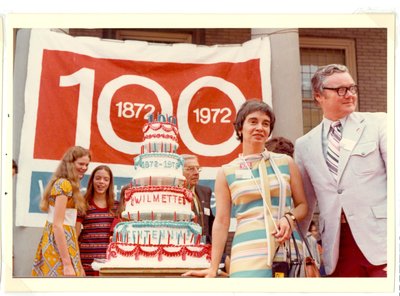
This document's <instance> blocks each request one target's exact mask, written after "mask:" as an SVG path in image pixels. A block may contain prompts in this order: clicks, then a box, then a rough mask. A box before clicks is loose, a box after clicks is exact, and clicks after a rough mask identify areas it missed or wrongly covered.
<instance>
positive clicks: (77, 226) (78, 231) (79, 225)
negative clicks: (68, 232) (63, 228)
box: [75, 221, 82, 237]
mask: <svg viewBox="0 0 400 296" xmlns="http://www.w3.org/2000/svg"><path fill="white" fill-rule="evenodd" d="M75 230H76V237H79V236H80V235H81V232H82V222H80V221H76V224H75Z"/></svg>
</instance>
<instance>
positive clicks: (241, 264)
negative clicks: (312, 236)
mask: <svg viewBox="0 0 400 296" xmlns="http://www.w3.org/2000/svg"><path fill="white" fill-rule="evenodd" d="M274 123H275V115H274V113H273V112H272V109H271V108H270V107H269V106H268V105H267V104H266V103H264V102H262V101H259V100H249V101H246V102H245V103H244V104H243V105H242V106H241V108H240V110H239V111H238V113H237V116H236V120H235V124H234V125H235V130H236V134H237V137H238V139H239V140H240V141H241V143H242V154H240V155H239V157H238V158H237V159H235V160H233V161H232V162H230V163H229V164H226V165H224V166H222V168H221V169H220V170H219V171H218V173H217V177H216V182H215V196H216V208H217V211H216V217H215V220H214V224H213V230H212V254H211V266H210V268H208V269H206V270H202V271H190V272H187V273H185V274H184V275H185V276H189V275H192V276H205V277H215V276H217V273H218V266H219V263H220V260H221V256H222V253H223V250H224V247H225V243H226V239H227V236H228V230H229V222H230V215H231V210H232V212H233V213H234V215H235V217H236V220H237V226H236V231H235V236H234V239H233V242H232V250H231V265H230V270H229V273H230V275H229V276H230V277H272V261H273V260H274V257H275V259H276V257H277V256H279V254H276V250H277V248H278V246H279V244H281V243H283V242H284V241H286V240H288V239H289V238H290V237H291V234H292V229H293V228H294V219H298V220H300V219H302V218H303V217H305V216H306V213H307V203H306V198H305V194H304V190H303V185H302V181H301V177H300V174H299V171H298V168H297V166H296V164H295V163H294V161H293V159H292V158H291V157H289V156H287V155H283V154H277V153H272V152H269V151H267V150H266V149H265V142H266V141H267V139H268V137H269V135H270V134H271V132H272V130H273V127H274ZM260 192H262V193H263V195H261V193H260ZM263 196H264V198H265V199H263ZM282 196H283V202H280V201H282V200H281V199H280V197H282Z"/></svg>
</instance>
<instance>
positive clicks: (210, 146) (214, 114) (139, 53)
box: [16, 29, 271, 227]
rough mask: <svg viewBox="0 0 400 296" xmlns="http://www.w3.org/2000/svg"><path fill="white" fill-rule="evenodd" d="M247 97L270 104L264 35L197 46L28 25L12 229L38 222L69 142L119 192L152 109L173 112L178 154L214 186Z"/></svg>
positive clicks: (231, 153) (232, 147) (230, 154)
mask: <svg viewBox="0 0 400 296" xmlns="http://www.w3.org/2000/svg"><path fill="white" fill-rule="evenodd" d="M251 98H261V99H263V100H264V101H265V102H267V103H269V104H271V86H270V44H269V39H268V38H259V39H254V40H250V41H248V42H246V43H244V44H241V45H223V46H197V45H192V44H172V45H171V44H150V43H147V42H139V41H125V42H115V41H110V40H100V39H98V38H92V37H71V36H69V35H66V34H64V33H59V32H52V31H50V30H39V29H38V30H36V29H33V30H32V32H31V38H30V46H29V57H28V71H27V81H26V88H25V114H24V122H23V128H22V133H21V144H20V147H21V150H20V158H19V162H18V164H19V168H20V169H19V172H20V173H19V174H18V182H17V192H16V194H17V216H16V218H17V219H16V222H17V225H22V226H39V227H42V226H43V225H44V220H45V214H43V213H40V211H39V208H38V205H39V200H40V195H41V192H42V191H43V187H44V186H45V185H46V183H47V180H48V179H49V178H50V176H51V174H52V173H53V171H54V170H55V168H56V166H57V165H58V163H59V160H60V159H61V157H62V156H63V154H64V152H65V151H66V150H67V149H68V148H69V147H70V146H73V145H81V146H83V147H86V148H89V149H90V150H91V153H92V163H91V164H90V168H89V171H88V174H89V173H90V172H91V171H92V170H93V169H94V168H95V167H96V166H97V165H98V164H100V163H101V164H103V163H104V164H108V165H109V166H110V167H111V169H112V170H113V173H114V175H115V183H116V190H117V191H118V190H119V188H120V187H121V186H123V185H124V184H126V183H128V182H129V181H130V177H131V175H132V167H133V166H132V165H133V158H134V157H135V156H136V155H137V154H138V153H139V152H140V145H141V141H142V138H143V133H142V126H143V124H144V123H145V122H146V121H147V118H148V116H149V115H150V114H153V113H155V114H158V113H162V114H168V115H174V116H176V118H177V125H178V128H179V133H180V142H179V144H180V146H179V150H178V153H179V154H184V153H189V154H196V155H198V157H199V161H200V164H201V165H202V166H203V167H204V168H205V169H204V171H203V172H202V176H201V178H202V181H203V183H204V184H206V183H207V182H208V183H210V185H213V180H214V177H215V171H216V168H218V167H219V166H221V165H222V164H224V163H227V162H229V161H231V160H232V159H234V158H235V157H236V156H237V154H238V153H239V152H240V145H239V144H240V143H239V141H237V140H236V136H235V133H234V128H233V121H234V119H235V116H236V112H237V110H238V108H239V107H240V106H241V104H242V103H243V102H244V101H245V100H247V99H251ZM86 180H87V176H86ZM85 184H86V183H85V179H84V180H83V182H82V185H83V186H82V187H85ZM210 187H211V186H210Z"/></svg>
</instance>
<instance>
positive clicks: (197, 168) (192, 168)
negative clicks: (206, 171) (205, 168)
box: [185, 166, 202, 173]
mask: <svg viewBox="0 0 400 296" xmlns="http://www.w3.org/2000/svg"><path fill="white" fill-rule="evenodd" d="M185 170H186V171H188V172H194V171H195V170H197V171H198V172H199V173H200V172H201V170H202V168H201V167H198V166H188V167H185Z"/></svg>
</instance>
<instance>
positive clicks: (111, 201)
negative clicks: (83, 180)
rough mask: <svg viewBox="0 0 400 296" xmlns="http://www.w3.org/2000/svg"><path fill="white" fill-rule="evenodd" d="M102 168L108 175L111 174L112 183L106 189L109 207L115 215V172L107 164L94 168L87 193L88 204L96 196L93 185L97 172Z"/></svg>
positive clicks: (86, 200)
mask: <svg viewBox="0 0 400 296" xmlns="http://www.w3.org/2000/svg"><path fill="white" fill-rule="evenodd" d="M100 170H105V171H106V172H107V173H108V175H109V176H110V184H109V186H108V188H107V191H106V201H107V209H108V211H109V212H110V213H111V214H113V215H115V213H114V210H113V207H114V202H115V193H114V177H113V173H112V171H111V169H110V168H109V167H108V166H106V165H99V166H98V167H96V168H95V169H94V170H93V172H92V174H91V175H90V178H89V182H88V186H87V190H86V193H85V202H86V206H88V205H89V202H90V200H91V199H92V198H93V197H94V186H93V180H94V175H95V174H96V172H97V171H100Z"/></svg>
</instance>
